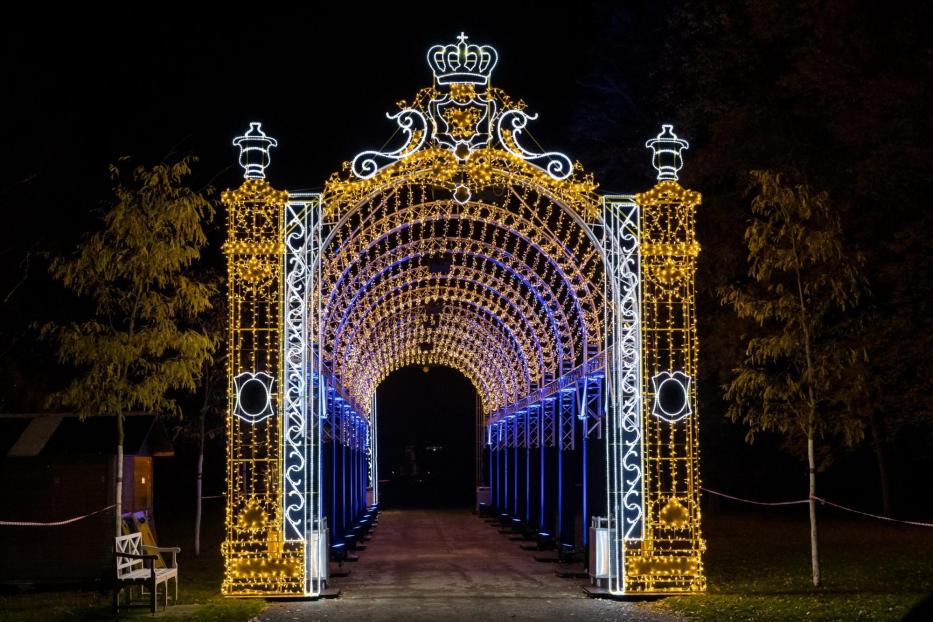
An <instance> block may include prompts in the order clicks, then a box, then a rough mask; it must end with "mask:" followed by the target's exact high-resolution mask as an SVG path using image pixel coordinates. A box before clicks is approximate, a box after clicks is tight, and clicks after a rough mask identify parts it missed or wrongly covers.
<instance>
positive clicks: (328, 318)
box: [222, 33, 705, 597]
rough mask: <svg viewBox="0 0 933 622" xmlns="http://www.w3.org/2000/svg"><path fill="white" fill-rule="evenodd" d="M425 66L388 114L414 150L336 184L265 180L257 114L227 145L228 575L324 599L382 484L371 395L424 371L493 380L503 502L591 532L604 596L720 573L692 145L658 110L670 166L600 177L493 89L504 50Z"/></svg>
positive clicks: (360, 159) (468, 53)
mask: <svg viewBox="0 0 933 622" xmlns="http://www.w3.org/2000/svg"><path fill="white" fill-rule="evenodd" d="M427 62H428V67H429V69H430V71H431V73H432V76H433V80H432V83H431V86H429V87H427V88H424V89H422V90H420V91H418V92H417V93H416V95H415V96H414V98H413V99H412V100H411V101H409V102H403V103H402V104H401V105H400V109H399V110H398V112H395V113H392V114H389V115H388V118H389V119H390V120H392V121H394V122H395V123H396V125H397V126H398V129H399V130H400V134H401V138H402V141H401V144H398V145H396V146H394V147H392V148H389V149H387V150H370V151H363V152H361V153H360V154H359V155H357V156H356V157H355V158H353V160H352V161H351V162H349V163H346V165H345V168H344V171H343V173H334V174H333V175H332V176H331V177H330V178H329V179H328V180H327V182H326V184H325V185H324V189H323V191H322V192H320V193H300V192H285V191H281V190H277V189H275V188H273V187H272V185H270V183H269V182H268V181H266V179H265V176H266V169H267V167H268V165H269V152H270V150H271V148H272V147H275V146H276V145H277V142H276V141H275V139H273V138H271V137H269V136H267V135H266V134H265V133H264V132H263V131H262V128H261V125H260V124H259V123H255V122H254V123H251V124H250V128H249V130H248V131H247V132H246V134H244V135H243V136H241V137H239V138H237V139H236V140H235V141H234V144H235V145H236V146H237V147H239V148H240V164H241V166H242V167H243V170H244V177H245V181H244V182H243V184H242V185H241V186H240V187H239V188H236V189H233V190H228V191H226V192H225V193H223V196H222V199H223V202H224V204H225V205H226V207H227V225H228V238H227V242H226V244H225V246H224V251H225V253H226V256H227V266H228V285H229V287H228V296H229V308H230V321H229V339H228V357H227V365H228V369H227V371H228V374H229V378H230V384H229V387H230V396H229V415H228V417H227V456H228V462H227V476H228V477H227V485H228V489H227V510H226V523H227V536H226V540H225V542H224V545H223V554H224V560H225V573H224V583H223V591H224V593H225V594H227V595H230V596H255V597H268V596H296V597H301V596H308V597H316V596H319V595H320V594H321V593H322V591H323V590H324V589H325V588H326V586H327V582H328V574H327V567H328V565H327V562H328V558H329V555H330V551H331V550H332V547H335V548H333V550H339V549H340V547H345V546H347V543H348V542H352V539H349V534H351V533H352V532H353V530H354V528H355V526H356V525H357V522H356V521H358V520H360V517H363V516H365V515H366V513H367V512H369V511H370V510H369V508H370V507H371V506H372V505H373V504H374V503H378V495H379V490H378V482H379V478H378V473H377V467H378V463H377V460H376V455H377V453H378V447H377V442H376V441H377V439H378V436H377V435H376V428H377V424H378V422H379V413H378V409H377V402H376V389H377V387H378V386H379V384H380V383H381V382H382V380H383V379H385V378H386V376H387V375H388V374H390V373H391V372H392V371H394V370H396V369H399V368H401V367H405V366H409V365H412V366H418V367H429V366H433V365H446V366H449V367H452V368H455V369H457V370H459V371H460V372H462V373H463V374H464V376H466V377H467V378H468V379H469V380H470V381H471V382H472V384H473V386H474V387H475V388H476V391H477V394H478V396H479V402H480V406H479V411H480V412H479V416H480V417H481V421H480V424H481V429H482V438H481V440H480V444H481V445H482V448H483V449H482V452H483V454H482V460H483V468H482V471H481V472H480V473H479V475H478V477H479V478H481V479H482V480H485V481H486V482H487V483H488V484H489V485H490V487H491V499H490V503H491V504H492V505H493V506H494V507H495V509H496V510H497V511H498V512H499V513H502V514H507V515H508V516H510V517H512V520H514V521H517V522H518V523H520V524H522V525H524V526H525V528H526V529H529V530H532V529H533V530H535V531H536V532H537V533H538V534H539V537H543V538H550V539H552V540H554V541H556V542H557V543H559V544H560V545H561V547H562V548H571V549H573V548H579V547H587V546H588V545H589V544H588V538H589V534H590V531H589V530H588V529H587V527H588V526H592V527H593V529H594V530H595V531H593V532H592V533H594V534H601V535H599V536H598V537H597V538H596V540H595V542H594V543H593V546H594V547H595V548H594V549H593V552H594V554H593V555H592V556H591V558H592V559H594V560H596V561H595V562H594V564H593V565H591V568H590V570H591V577H592V579H593V581H594V583H597V584H599V585H600V586H602V587H603V588H605V589H606V591H608V592H609V593H611V594H616V595H623V594H659V593H690V592H697V591H702V590H704V589H705V578H704V575H703V565H702V557H701V555H702V551H703V549H704V542H703V539H702V536H701V532H700V512H699V490H700V488H699V486H700V481H699V470H698V455H699V453H698V452H699V449H698V440H697V439H698V427H697V424H698V421H697V415H696V412H697V408H696V382H695V381H694V379H695V378H696V374H697V340H696V317H695V297H694V274H695V264H696V257H697V254H698V253H699V245H698V244H697V242H696V239H695V233H694V220H695V211H696V207H697V206H698V205H699V203H700V195H699V194H698V193H696V192H692V191H690V190H686V189H684V188H682V187H681V186H680V185H679V184H678V182H677V175H678V172H679V171H680V169H681V168H682V166H683V160H682V151H683V150H684V149H686V148H687V147H688V145H687V142H686V141H684V140H682V139H680V138H678V137H677V136H676V135H675V134H674V132H673V128H672V126H670V125H664V126H663V127H662V131H661V133H660V134H659V135H658V136H657V137H656V138H654V139H652V140H650V141H648V142H647V144H646V146H647V147H648V148H649V149H651V150H652V153H653V160H652V162H653V164H654V167H655V168H656V170H657V171H658V182H657V184H656V185H655V186H654V187H653V188H652V189H650V190H648V191H647V192H644V193H641V194H637V195H600V194H599V193H598V191H597V185H596V183H595V182H594V180H593V178H592V176H591V175H588V174H585V173H584V172H583V171H582V168H581V167H580V165H579V164H577V163H574V162H572V161H571V160H570V159H569V158H568V157H567V156H566V155H564V154H562V153H560V152H557V151H543V150H540V149H539V150H530V149H528V148H526V147H525V146H523V144H524V143H523V140H524V139H525V138H526V137H527V125H528V122H529V121H532V120H534V119H536V118H537V117H536V116H535V115H532V114H529V113H527V112H526V111H525V106H524V104H523V103H521V102H517V101H515V100H512V99H511V98H510V97H509V96H508V95H507V94H506V93H505V92H503V91H502V90H501V89H499V88H497V87H495V86H493V84H492V76H493V71H494V69H495V67H496V64H497V62H498V54H497V52H496V50H495V49H494V48H492V47H491V46H488V45H476V44H473V43H470V42H469V41H468V37H467V36H466V35H465V34H463V33H461V34H460V36H459V37H457V38H456V41H455V42H454V43H451V44H447V45H436V46H433V47H431V48H430V49H429V51H428V54H427ZM390 423H391V422H390ZM578 474H579V475H580V476H582V482H583V485H582V488H579V487H577V485H576V482H577V481H579V480H578V479H577V475H578ZM578 515H582V516H583V524H578V523H577V521H578V520H579V519H578V518H577V516H578ZM600 547H602V548H600Z"/></svg>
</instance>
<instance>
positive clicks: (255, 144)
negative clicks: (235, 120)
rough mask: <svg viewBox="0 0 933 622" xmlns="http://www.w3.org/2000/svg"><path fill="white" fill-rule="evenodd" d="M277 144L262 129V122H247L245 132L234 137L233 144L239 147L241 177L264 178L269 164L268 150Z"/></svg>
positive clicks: (277, 142)
mask: <svg viewBox="0 0 933 622" xmlns="http://www.w3.org/2000/svg"><path fill="white" fill-rule="evenodd" d="M278 144H279V141H277V140H276V139H274V138H272V137H271V136H267V135H266V133H265V132H263V131H262V123H259V122H257V121H253V122H252V123H250V124H249V129H248V130H247V131H246V133H245V134H243V135H242V136H237V137H236V138H234V139H233V145H234V146H235V147H239V148H240V166H242V167H243V179H265V178H266V167H267V166H269V150H270V149H272V147H276V146H278Z"/></svg>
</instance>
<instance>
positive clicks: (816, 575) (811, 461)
mask: <svg viewBox="0 0 933 622" xmlns="http://www.w3.org/2000/svg"><path fill="white" fill-rule="evenodd" d="M807 462H808V465H809V467H810V564H811V566H812V570H813V587H820V548H819V539H818V538H817V530H816V452H815V451H814V448H813V429H812V428H811V429H809V430H807Z"/></svg>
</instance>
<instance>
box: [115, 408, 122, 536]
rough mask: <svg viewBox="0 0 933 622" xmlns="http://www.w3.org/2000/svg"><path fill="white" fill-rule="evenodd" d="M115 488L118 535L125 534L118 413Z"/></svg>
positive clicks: (120, 436)
mask: <svg viewBox="0 0 933 622" xmlns="http://www.w3.org/2000/svg"><path fill="white" fill-rule="evenodd" d="M114 485H115V488H114V491H113V492H114V495H113V499H114V504H115V508H114V511H113V512H114V515H115V516H116V521H115V523H116V524H115V527H116V534H117V537H120V536H122V535H123V415H122V414H119V415H117V477H116V482H115V484H114Z"/></svg>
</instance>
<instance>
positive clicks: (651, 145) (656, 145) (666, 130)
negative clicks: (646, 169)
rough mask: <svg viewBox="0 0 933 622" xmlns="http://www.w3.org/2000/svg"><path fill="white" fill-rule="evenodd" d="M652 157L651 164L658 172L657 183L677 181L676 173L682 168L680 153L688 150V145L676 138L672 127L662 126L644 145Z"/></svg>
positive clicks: (682, 162)
mask: <svg viewBox="0 0 933 622" xmlns="http://www.w3.org/2000/svg"><path fill="white" fill-rule="evenodd" d="M645 147H647V148H648V149H651V151H653V152H654V155H653V156H652V158H651V164H652V165H653V166H654V168H655V170H656V171H658V181H665V180H669V181H677V173H678V172H680V169H682V168H683V166H684V161H683V158H682V157H681V155H680V154H681V152H682V151H683V150H684V149H689V148H690V143H688V142H687V141H685V140H684V139H682V138H678V137H677V134H675V133H674V126H673V125H662V126H661V133H660V134H658V135H657V136H656V137H654V138H652V139H651V140H649V141H648V142H646V143H645Z"/></svg>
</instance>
